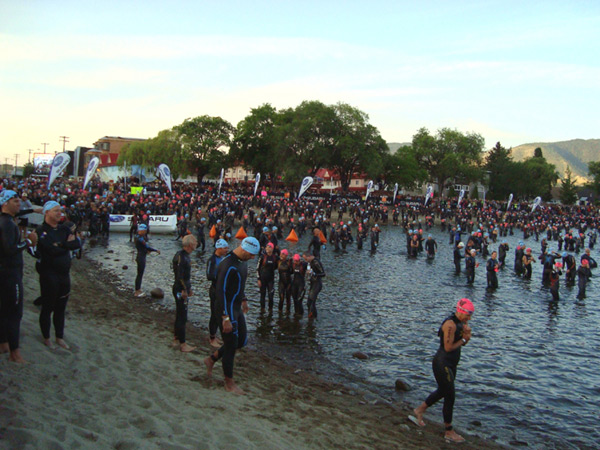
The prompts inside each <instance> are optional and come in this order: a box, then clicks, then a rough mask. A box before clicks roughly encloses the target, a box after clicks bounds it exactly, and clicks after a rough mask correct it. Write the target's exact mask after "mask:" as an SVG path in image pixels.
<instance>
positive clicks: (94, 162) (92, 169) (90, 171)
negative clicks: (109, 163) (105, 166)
mask: <svg viewBox="0 0 600 450" xmlns="http://www.w3.org/2000/svg"><path fill="white" fill-rule="evenodd" d="M98 164H100V159H99V158H98V157H97V156H94V157H93V158H92V159H90V162H89V164H88V167H87V170H86V171H85V181H84V182H83V190H84V191H85V187H86V186H87V185H88V183H89V182H90V181H91V179H92V177H93V176H94V174H95V173H96V169H97V168H98Z"/></svg>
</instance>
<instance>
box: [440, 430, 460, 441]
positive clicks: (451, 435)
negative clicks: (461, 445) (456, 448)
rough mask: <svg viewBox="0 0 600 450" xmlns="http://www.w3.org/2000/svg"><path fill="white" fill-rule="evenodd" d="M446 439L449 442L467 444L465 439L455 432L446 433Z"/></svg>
mask: <svg viewBox="0 0 600 450" xmlns="http://www.w3.org/2000/svg"><path fill="white" fill-rule="evenodd" d="M444 439H446V441H447V442H465V438H464V437H462V436H461V435H460V434H458V433H457V432H456V431H454V430H450V431H446V434H444Z"/></svg>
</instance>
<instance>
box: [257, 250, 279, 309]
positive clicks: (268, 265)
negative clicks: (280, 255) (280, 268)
mask: <svg viewBox="0 0 600 450" xmlns="http://www.w3.org/2000/svg"><path fill="white" fill-rule="evenodd" d="M276 267H277V256H275V254H274V253H271V255H267V254H266V253H263V255H262V256H261V257H260V259H259V261H258V268H257V270H258V279H259V280H260V309H261V310H262V309H265V301H266V296H267V294H268V295H269V311H272V310H273V297H274V296H275V268H276Z"/></svg>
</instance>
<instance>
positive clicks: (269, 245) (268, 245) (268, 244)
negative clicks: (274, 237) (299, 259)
mask: <svg viewBox="0 0 600 450" xmlns="http://www.w3.org/2000/svg"><path fill="white" fill-rule="evenodd" d="M267 247H271V248H275V246H274V245H273V243H272V242H269V243H267Z"/></svg>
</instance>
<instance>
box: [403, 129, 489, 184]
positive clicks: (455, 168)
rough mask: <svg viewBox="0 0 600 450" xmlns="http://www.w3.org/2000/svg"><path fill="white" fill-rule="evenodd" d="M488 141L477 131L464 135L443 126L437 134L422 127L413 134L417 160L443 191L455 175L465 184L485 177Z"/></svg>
mask: <svg viewBox="0 0 600 450" xmlns="http://www.w3.org/2000/svg"><path fill="white" fill-rule="evenodd" d="M484 144H485V141H484V139H483V137H482V136H481V135H479V134H476V133H467V134H463V133H461V132H459V131H457V130H451V129H449V128H442V129H441V130H439V131H438V133H437V135H436V136H432V135H431V134H429V130H427V129H426V128H421V129H420V130H419V131H418V132H417V134H415V135H414V136H413V141H412V148H413V150H414V152H415V157H416V159H417V162H418V163H419V165H420V166H421V167H423V168H424V169H425V170H426V171H427V174H428V175H429V178H430V179H431V180H432V181H435V182H436V183H437V185H438V189H439V190H440V192H443V190H444V188H445V187H446V186H447V185H449V184H451V183H449V182H450V181H452V180H453V179H454V178H459V179H461V181H464V182H465V183H469V182H472V181H476V180H478V179H480V178H481V168H480V165H481V155H482V150H483V146H484Z"/></svg>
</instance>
